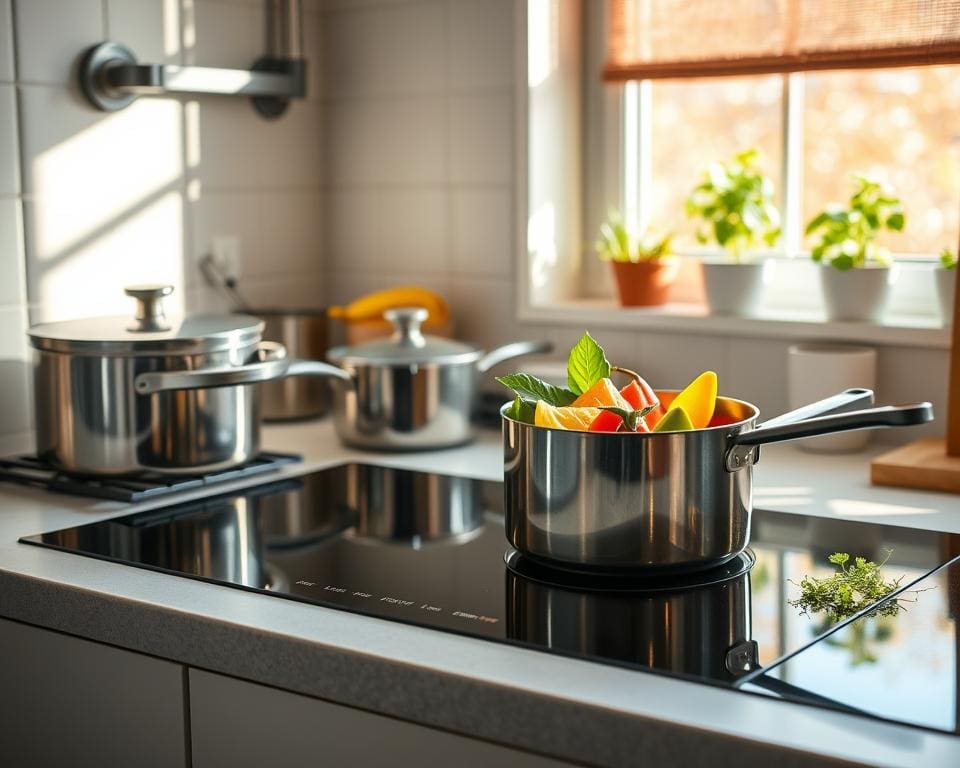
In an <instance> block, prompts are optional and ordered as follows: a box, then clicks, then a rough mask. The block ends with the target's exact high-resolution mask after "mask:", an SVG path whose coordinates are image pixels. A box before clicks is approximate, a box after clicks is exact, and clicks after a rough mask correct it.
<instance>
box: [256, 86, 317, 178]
mask: <svg viewBox="0 0 960 768" xmlns="http://www.w3.org/2000/svg"><path fill="white" fill-rule="evenodd" d="M322 110H323V105H321V104H319V103H317V102H311V101H295V102H293V103H292V104H291V105H290V107H289V108H288V109H287V111H286V112H285V113H284V114H283V115H282V116H281V117H279V118H277V119H275V120H264V119H262V118H259V117H258V118H255V120H256V122H254V123H253V126H252V129H253V132H254V135H255V137H256V138H255V141H256V143H257V145H258V147H259V150H258V152H257V154H256V157H255V158H252V159H251V160H252V161H255V162H257V163H258V164H259V169H260V170H259V179H260V183H261V184H262V185H263V186H267V187H319V186H320V185H321V183H322V180H323V123H322V120H321V117H322Z"/></svg>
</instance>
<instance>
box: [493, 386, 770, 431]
mask: <svg viewBox="0 0 960 768" xmlns="http://www.w3.org/2000/svg"><path fill="white" fill-rule="evenodd" d="M656 391H657V392H658V393H660V392H662V393H664V394H671V395H676V394H679V393H680V390H679V389H658V390H656ZM721 400H724V401H726V402H729V403H737V404H738V405H743V406H746V407H747V408H749V409H751V410H752V411H753V414H752V415H751V416H748V417H747V418H745V419H741V420H740V421H734V422H731V423H730V424H719V425H717V426H715V427H703V428H702V429H692V430H691V429H687V430H677V431H673V432H586V431H584V430H579V429H557V428H556V427H540V426H536V425H534V424H528V423H526V422H525V421H517V420H516V419H511V418H510V417H509V416H507V414H506V410H507V408H509V407H510V406H511V405H513V401H512V400H510V401H507V402H506V403H504V404H503V405H502V406H500V416H501V418H502V419H503V420H504V421H509V422H511V423H512V424H517V425H519V426H521V427H534V428H535V429H544V430H547V431H548V432H561V433H564V434H568V435H569V434H576V435H593V436H595V437H604V438H611V437H614V438H622V439H628V440H636V439H638V438H640V439H644V440H651V439H656V438H657V437H662V436H667V435H689V434H693V433H696V434H703V433H704V432H716V431H720V430H730V429H734V428H737V427H743V426H746V425H749V424H751V423H752V422H754V421H756V420H757V418H759V416H760V409H759V408H757V406H755V405H754V404H753V403H750V402H747V401H746V400H738V399H737V398H735V397H723V396H721V397H718V398H717V401H718V402H719V401H721Z"/></svg>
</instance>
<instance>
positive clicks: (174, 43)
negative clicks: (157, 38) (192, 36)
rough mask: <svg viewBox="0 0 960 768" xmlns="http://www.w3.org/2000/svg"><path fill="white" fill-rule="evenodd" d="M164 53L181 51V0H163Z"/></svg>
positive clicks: (169, 54) (174, 54)
mask: <svg viewBox="0 0 960 768" xmlns="http://www.w3.org/2000/svg"><path fill="white" fill-rule="evenodd" d="M163 53H164V55H165V56H167V57H174V56H176V55H177V54H178V53H180V0H163Z"/></svg>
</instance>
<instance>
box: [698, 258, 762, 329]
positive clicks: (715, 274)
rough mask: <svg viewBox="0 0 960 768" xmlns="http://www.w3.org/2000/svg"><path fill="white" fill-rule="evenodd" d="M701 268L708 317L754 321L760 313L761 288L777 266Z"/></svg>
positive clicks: (708, 265) (708, 263)
mask: <svg viewBox="0 0 960 768" xmlns="http://www.w3.org/2000/svg"><path fill="white" fill-rule="evenodd" d="M701 265H702V267H703V287H704V290H705V291H706V294H707V306H708V307H709V308H710V314H712V315H737V316H740V317H753V316H754V315H756V314H757V312H758V310H759V309H760V302H761V301H762V300H763V287H764V285H765V284H766V283H768V282H770V279H771V276H772V273H773V269H774V267H775V265H776V262H774V261H773V260H772V259H768V260H766V261H761V262H755V263H747V264H734V263H732V262H730V261H703V262H701Z"/></svg>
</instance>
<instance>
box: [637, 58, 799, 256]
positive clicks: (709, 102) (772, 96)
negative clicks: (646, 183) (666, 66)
mask: <svg viewBox="0 0 960 768" xmlns="http://www.w3.org/2000/svg"><path fill="white" fill-rule="evenodd" d="M782 98H783V78H782V77H781V76H780V75H764V76H762V77H736V78H723V79H711V80H692V81H685V82H684V81H679V80H678V81H663V82H660V81H657V82H654V84H653V95H652V101H653V109H652V112H653V115H652V124H653V136H652V138H651V145H652V154H653V165H652V187H653V189H652V194H651V198H652V199H651V200H650V201H649V203H650V207H649V209H648V210H649V211H650V221H651V222H652V223H653V224H654V225H656V226H660V227H664V228H667V229H672V230H673V231H674V232H676V233H677V237H676V238H675V240H674V245H675V246H676V247H677V248H681V249H685V248H690V247H696V246H697V242H696V239H695V237H694V232H695V231H696V223H695V222H694V221H692V220H691V219H688V218H687V216H686V214H685V213H684V209H683V207H684V202H685V201H686V199H687V196H688V195H689V194H690V190H691V189H693V187H694V186H695V185H696V184H697V182H699V180H700V175H701V174H702V173H703V171H704V169H705V168H706V167H707V166H708V165H709V164H710V163H712V162H714V161H717V160H726V159H728V158H731V157H732V156H733V155H734V154H736V153H737V152H739V151H740V150H743V149H748V148H750V147H757V148H759V149H760V151H761V152H762V153H763V158H762V160H761V163H762V166H763V169H764V171H765V172H766V173H767V174H768V175H769V176H770V177H771V178H772V179H773V181H774V184H775V185H776V189H777V196H778V198H779V196H780V194H781V189H780V181H781V168H782V165H783V163H782V159H781V158H782V151H783V150H782V146H783V129H782V106H781V105H782Z"/></svg>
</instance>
